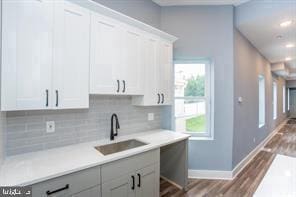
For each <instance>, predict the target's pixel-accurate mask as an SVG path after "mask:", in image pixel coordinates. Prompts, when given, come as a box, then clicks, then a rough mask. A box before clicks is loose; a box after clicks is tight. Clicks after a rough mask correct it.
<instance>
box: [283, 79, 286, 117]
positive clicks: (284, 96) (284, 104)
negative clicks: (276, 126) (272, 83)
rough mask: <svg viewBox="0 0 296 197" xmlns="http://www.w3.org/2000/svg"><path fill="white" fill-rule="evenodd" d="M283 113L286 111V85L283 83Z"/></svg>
mask: <svg viewBox="0 0 296 197" xmlns="http://www.w3.org/2000/svg"><path fill="white" fill-rule="evenodd" d="M283 113H284V114H285V113H286V86H285V85H283Z"/></svg>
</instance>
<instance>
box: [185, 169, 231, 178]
mask: <svg viewBox="0 0 296 197" xmlns="http://www.w3.org/2000/svg"><path fill="white" fill-rule="evenodd" d="M188 176H189V178H192V179H226V180H231V179H232V172H231V171H214V170H188Z"/></svg>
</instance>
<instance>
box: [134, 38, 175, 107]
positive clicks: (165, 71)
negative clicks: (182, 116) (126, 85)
mask: <svg viewBox="0 0 296 197" xmlns="http://www.w3.org/2000/svg"><path fill="white" fill-rule="evenodd" d="M144 48H145V50H144V55H143V59H144V62H145V63H144V71H145V72H144V73H145V75H144V76H143V81H144V89H145V90H144V91H145V93H144V96H137V97H133V101H132V102H133V104H134V105H140V106H141V105H142V106H152V105H171V104H172V98H171V97H172V90H173V81H172V77H173V73H172V71H173V59H172V58H173V57H172V43H170V42H166V41H163V40H161V39H160V38H158V37H155V36H152V35H150V36H148V37H146V39H145V42H144Z"/></svg>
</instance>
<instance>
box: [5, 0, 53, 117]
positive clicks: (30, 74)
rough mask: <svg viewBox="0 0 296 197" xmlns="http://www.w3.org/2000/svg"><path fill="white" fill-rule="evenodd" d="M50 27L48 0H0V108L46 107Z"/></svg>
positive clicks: (49, 69)
mask: <svg viewBox="0 0 296 197" xmlns="http://www.w3.org/2000/svg"><path fill="white" fill-rule="evenodd" d="M52 29H53V4H52V3H50V1H36V0H27V1H2V66H1V69H2V72H1V110H3V111H8V110H19V109H46V108H49V107H50V105H51V103H50V101H49V99H48V94H49V91H50V90H51V67H52V42H53V32H52Z"/></svg>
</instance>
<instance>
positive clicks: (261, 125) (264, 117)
mask: <svg viewBox="0 0 296 197" xmlns="http://www.w3.org/2000/svg"><path fill="white" fill-rule="evenodd" d="M260 79H262V80H263V83H264V84H263V92H264V103H263V104H264V106H263V113H264V114H263V119H264V120H263V121H262V122H260ZM258 89H259V91H258V93H259V111H258V115H259V118H258V122H259V124H258V127H259V128H262V127H264V126H265V124H266V114H265V113H266V109H265V107H266V103H265V101H266V88H265V77H264V75H261V74H260V75H259V76H258Z"/></svg>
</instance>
